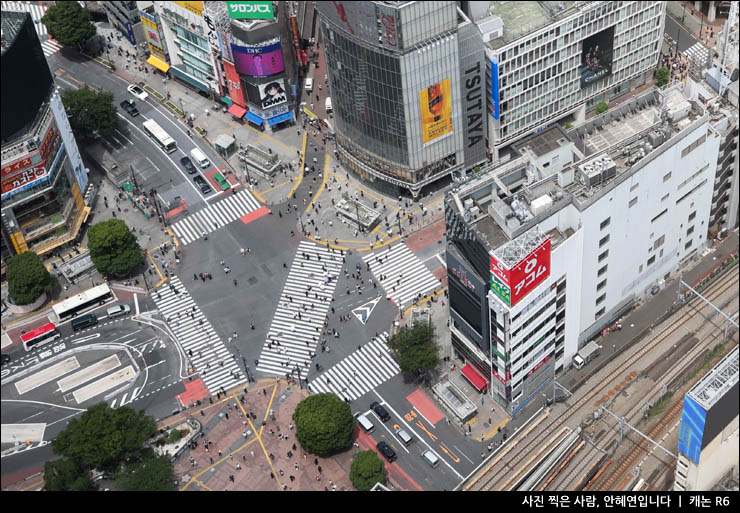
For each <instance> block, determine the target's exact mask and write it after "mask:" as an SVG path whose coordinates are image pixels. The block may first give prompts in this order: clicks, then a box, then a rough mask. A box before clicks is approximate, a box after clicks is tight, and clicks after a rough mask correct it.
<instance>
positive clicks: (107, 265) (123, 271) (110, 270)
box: [87, 219, 144, 276]
mask: <svg viewBox="0 0 740 513" xmlns="http://www.w3.org/2000/svg"><path fill="white" fill-rule="evenodd" d="M87 241H88V247H89V248H90V256H91V257H92V261H93V264H95V267H96V268H97V270H98V271H100V272H101V273H102V274H103V275H105V276H126V275H127V274H129V273H130V272H131V271H132V270H133V269H134V268H135V267H136V266H137V265H139V264H140V263H141V262H142V261H143V258H144V257H143V256H142V255H141V248H140V247H139V243H138V242H136V237H134V234H133V233H131V231H129V229H128V226H126V223H124V222H123V221H121V220H120V219H109V220H107V221H102V222H100V223H97V224H94V225H92V226H91V227H90V229H89V230H88V231H87Z"/></svg>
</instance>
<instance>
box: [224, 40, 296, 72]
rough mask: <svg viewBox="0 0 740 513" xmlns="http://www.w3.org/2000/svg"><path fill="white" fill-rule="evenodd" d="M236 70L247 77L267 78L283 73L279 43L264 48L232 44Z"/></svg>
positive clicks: (281, 52)
mask: <svg viewBox="0 0 740 513" xmlns="http://www.w3.org/2000/svg"><path fill="white" fill-rule="evenodd" d="M231 52H232V54H233V56H234V65H235V66H236V70H237V71H238V72H239V73H241V74H242V75H246V76H248V77H269V76H271V75H276V74H278V73H282V72H283V71H285V64H284V63H283V50H282V47H281V46H280V42H279V41H278V42H277V43H273V44H270V45H266V46H240V45H235V44H233V43H232V45H231Z"/></svg>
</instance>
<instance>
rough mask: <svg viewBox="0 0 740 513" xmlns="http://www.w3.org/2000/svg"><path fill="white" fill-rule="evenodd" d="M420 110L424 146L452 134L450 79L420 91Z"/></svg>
mask: <svg viewBox="0 0 740 513" xmlns="http://www.w3.org/2000/svg"><path fill="white" fill-rule="evenodd" d="M419 109H420V110H421V139H422V142H423V144H425V145H426V144H428V143H430V142H432V141H435V140H437V139H439V138H440V137H445V136H447V135H450V134H452V98H451V94H450V79H449V78H445V79H444V80H443V81H442V82H437V83H436V84H433V85H431V86H429V87H427V88H426V89H422V90H421V91H419Z"/></svg>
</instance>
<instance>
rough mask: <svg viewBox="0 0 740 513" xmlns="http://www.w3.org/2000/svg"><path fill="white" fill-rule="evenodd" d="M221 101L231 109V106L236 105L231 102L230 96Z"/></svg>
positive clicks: (223, 97) (222, 98)
mask: <svg viewBox="0 0 740 513" xmlns="http://www.w3.org/2000/svg"><path fill="white" fill-rule="evenodd" d="M221 101H222V102H224V103H225V104H226V105H228V106H229V107H231V105H232V104H233V103H234V102H232V101H231V98H229V97H228V96H222V97H221Z"/></svg>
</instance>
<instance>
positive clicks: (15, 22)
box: [0, 9, 30, 52]
mask: <svg viewBox="0 0 740 513" xmlns="http://www.w3.org/2000/svg"><path fill="white" fill-rule="evenodd" d="M27 15H28V16H30V14H29V13H26V12H17V11H6V10H5V9H3V15H2V19H1V23H0V27H1V28H0V43H1V44H2V51H3V52H5V50H6V49H7V48H8V47H9V46H10V45H12V44H13V41H15V37H16V35H18V31H19V30H20V28H21V26H22V25H23V22H24V20H25V19H26V16H27Z"/></svg>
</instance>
